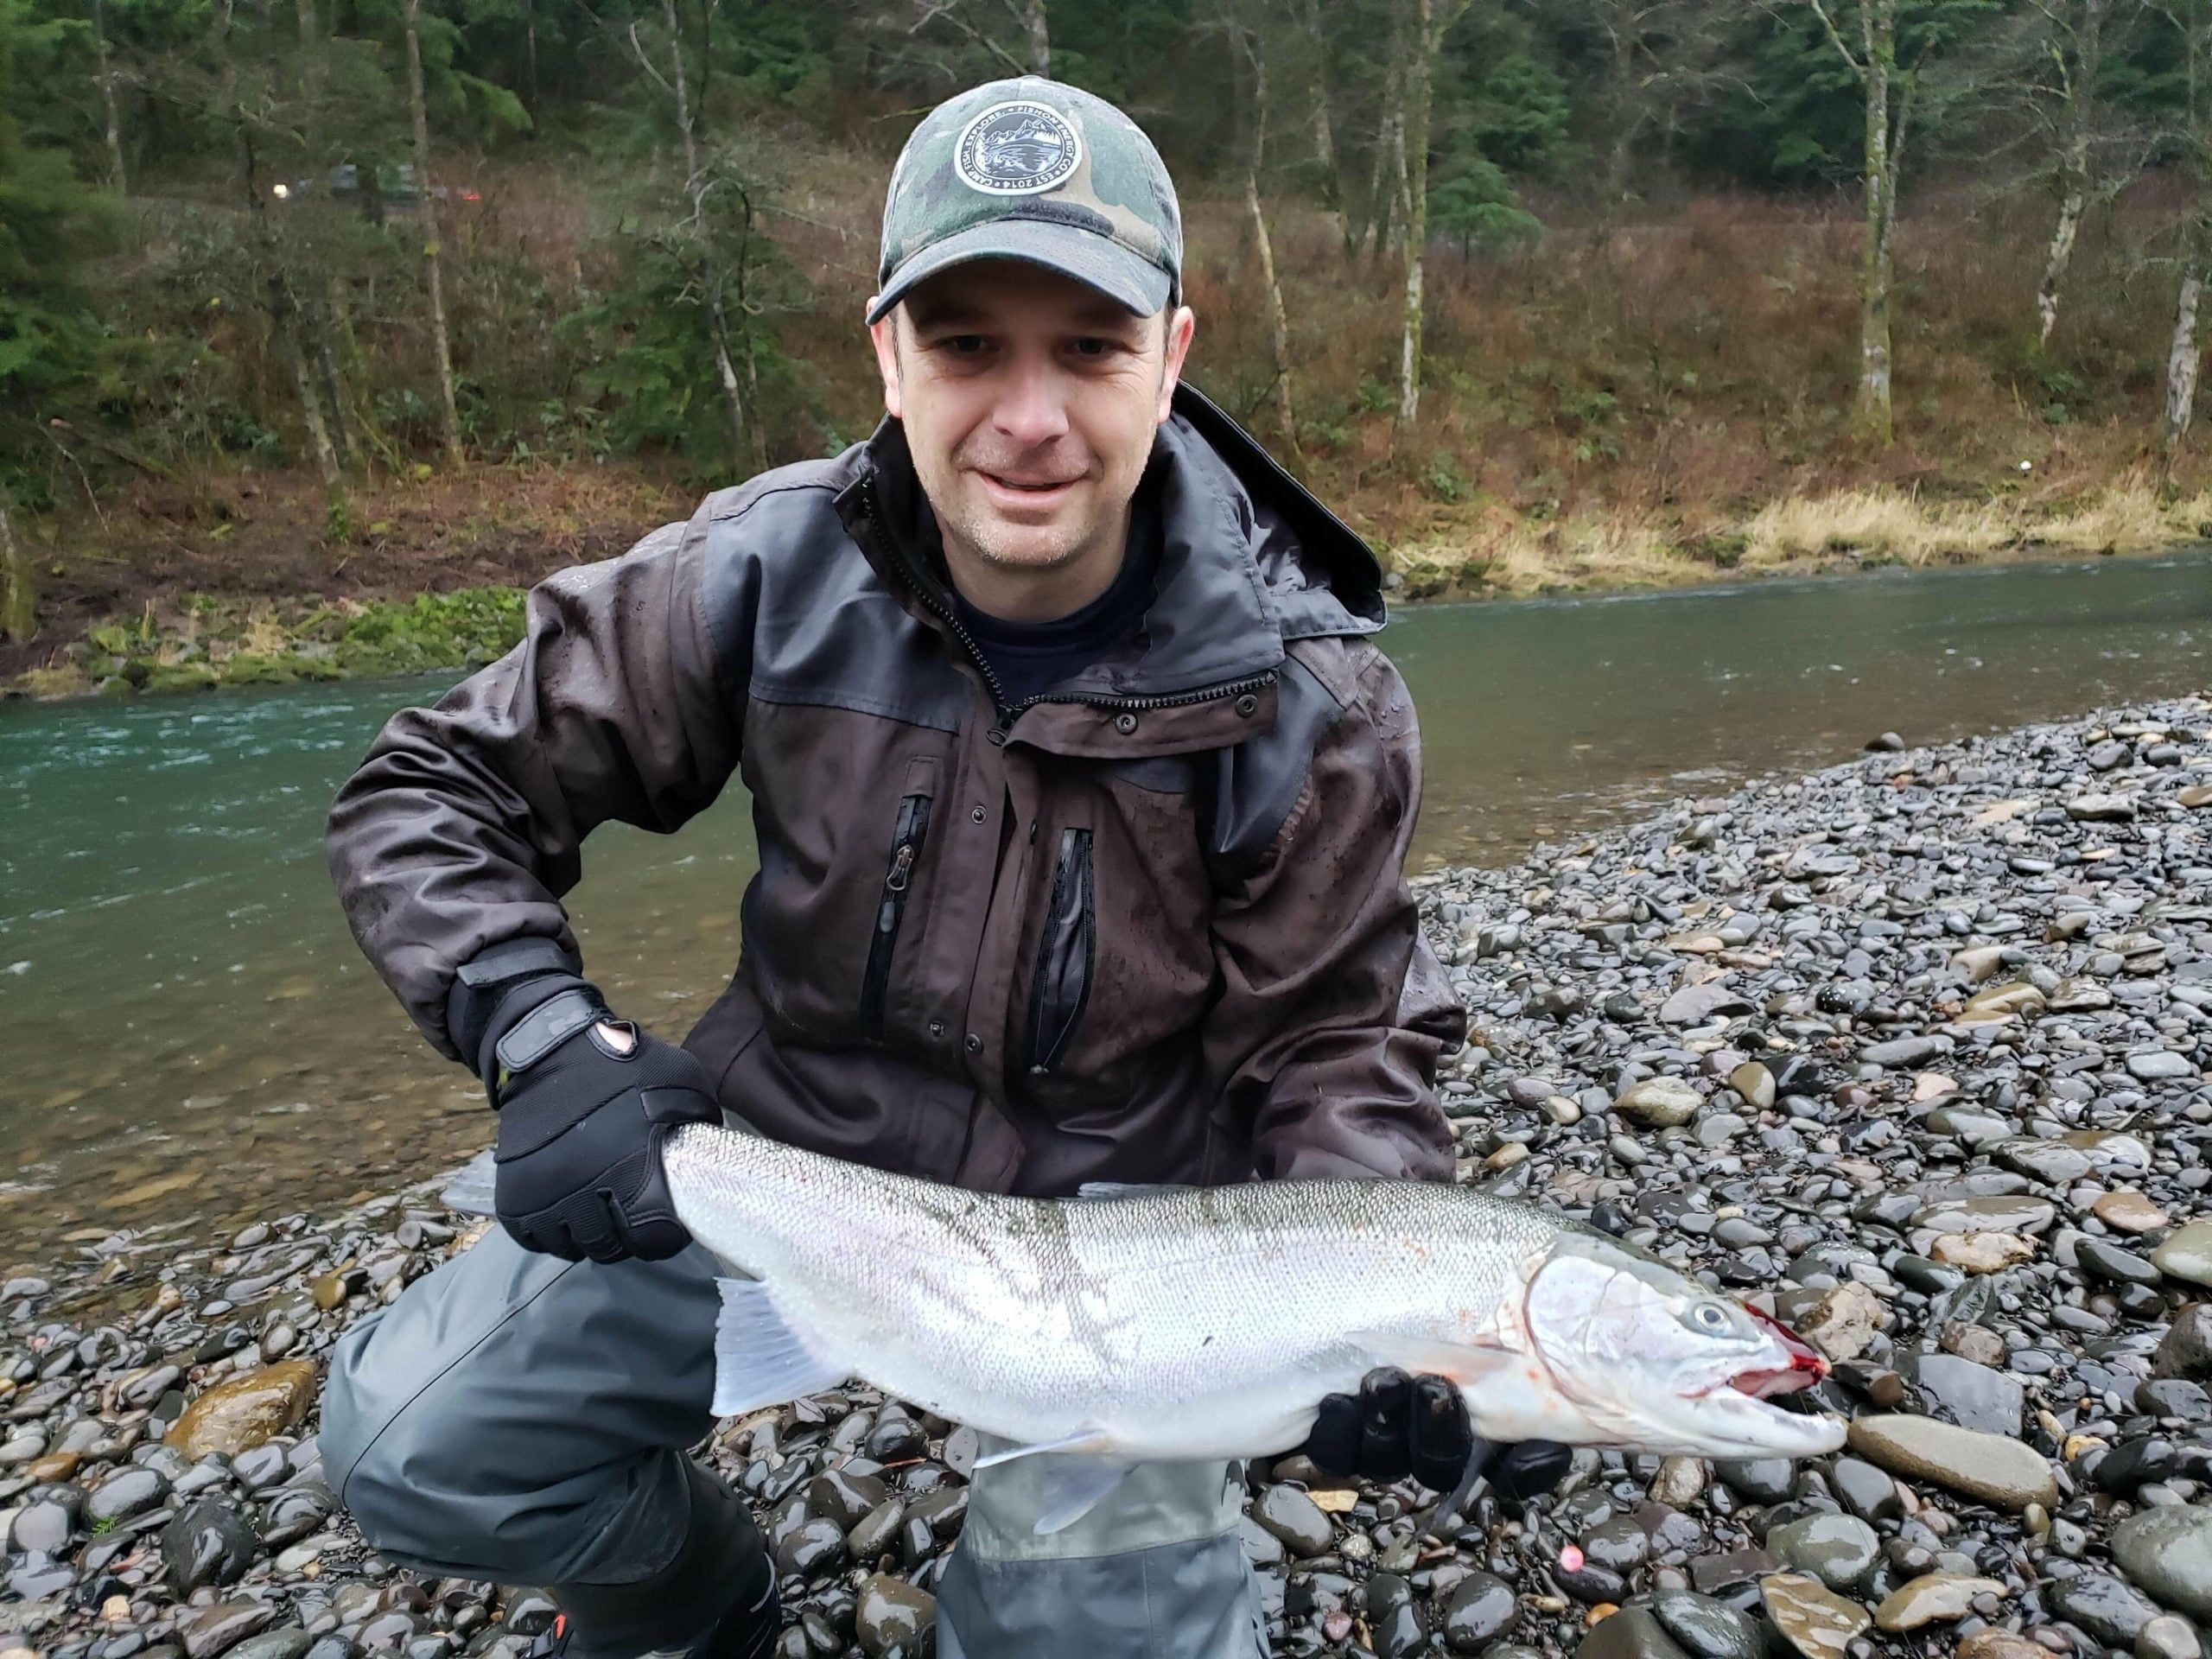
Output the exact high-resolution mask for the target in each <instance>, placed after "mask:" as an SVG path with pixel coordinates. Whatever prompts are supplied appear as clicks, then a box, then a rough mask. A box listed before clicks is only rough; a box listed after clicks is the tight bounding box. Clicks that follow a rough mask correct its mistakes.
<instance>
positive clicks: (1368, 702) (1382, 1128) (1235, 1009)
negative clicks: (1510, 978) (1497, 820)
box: [1207, 644, 1465, 1180]
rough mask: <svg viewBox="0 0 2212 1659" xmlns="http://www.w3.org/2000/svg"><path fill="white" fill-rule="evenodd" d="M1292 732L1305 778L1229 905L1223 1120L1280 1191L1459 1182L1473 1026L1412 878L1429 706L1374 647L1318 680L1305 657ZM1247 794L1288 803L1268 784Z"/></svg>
mask: <svg viewBox="0 0 2212 1659" xmlns="http://www.w3.org/2000/svg"><path fill="white" fill-rule="evenodd" d="M1339 669H1340V670H1341V672H1338V671H1337V670H1339ZM1277 726H1278V731H1277V734H1276V737H1275V739H1274V741H1273V743H1272V747H1274V748H1275V749H1276V750H1277V752H1278V753H1277V754H1276V757H1275V759H1274V760H1272V761H1270V762H1269V763H1268V769H1272V768H1274V767H1277V766H1287V765H1289V764H1292V759H1291V757H1293V756H1294V757H1295V760H1299V761H1303V762H1305V765H1304V769H1303V778H1302V780H1300V781H1299V782H1298V783H1296V784H1295V785H1294V791H1295V792H1294V794H1291V795H1290V798H1289V805H1288V810H1287V813H1285V814H1283V815H1282V816H1281V820H1280V827H1279V828H1277V829H1274V833H1273V835H1272V836H1271V837H1270V838H1269V839H1268V842H1266V844H1265V847H1264V850H1263V851H1262V852H1261V853H1260V854H1259V855H1257V857H1256V859H1255V861H1252V862H1251V863H1250V864H1249V867H1248V868H1246V870H1245V872H1244V873H1243V874H1241V875H1232V876H1231V877H1230V879H1229V880H1226V881H1224V882H1222V883H1221V884H1220V893H1221V896H1220V898H1219V899H1217V904H1216V908H1215V916H1214V938H1215V958H1216V961H1217V965H1218V968H1219V971H1220V974H1221V977H1222V982H1223V985H1224V991H1223V995H1222V996H1221V998H1220V1001H1218V1002H1217V1004H1216V1006H1215V1007H1214V1009H1213V1011H1212V1016H1211V1019H1210V1020H1209V1021H1208V1025H1207V1032H1208V1046H1209V1048H1210V1049H1211V1058H1212V1060H1213V1062H1214V1065H1213V1074H1214V1075H1215V1076H1217V1077H1227V1078H1228V1084H1227V1088H1226V1091H1225V1097H1224V1105H1225V1107H1226V1109H1227V1110H1228V1112H1229V1113H1230V1118H1231V1121H1232V1123H1233V1125H1234V1126H1235V1127H1236V1128H1239V1129H1241V1130H1242V1131H1243V1135H1245V1136H1247V1137H1248V1138H1249V1144H1250V1147H1251V1154H1252V1159H1253V1165H1254V1169H1255V1173H1257V1174H1258V1175H1259V1176H1260V1177H1261V1178H1262V1179H1306V1178H1344V1177H1353V1178H1357V1177H1363V1176H1378V1175H1379V1176H1402V1177H1412V1178H1414V1179H1430V1180H1449V1179H1451V1178H1452V1137H1451V1132H1450V1129H1449V1127H1448V1126H1447V1124H1446V1122H1445V1118H1444V1115H1443V1112H1442V1109H1440V1107H1439V1106H1438V1104H1437V1100H1436V1060H1437V1056H1438V1054H1439V1053H1440V1052H1442V1050H1443V1048H1444V1046H1446V1043H1456V1042H1458V1041H1459V1039H1460V1038H1461V1036H1462V1035H1463V1034H1464V1033H1465V1014H1463V1012H1462V1010H1461V1009H1460V1008H1459V1005H1458V1004H1457V1002H1456V1001H1453V1000H1452V996H1451V994H1450V988H1449V984H1448V982H1446V979H1445V976H1444V975H1443V972H1442V969H1440V967H1439V966H1438V965H1437V963H1436V959H1435V957H1434V956H1433V953H1432V952H1430V950H1428V948H1427V945H1426V944H1424V943H1423V942H1422V941H1421V930H1420V923H1419V913H1418V910H1417V907H1416V906H1415V904H1414V897H1413V894H1412V893H1411V891H1410V890H1409V889H1408V887H1407V885H1406V881H1405V877H1404V873H1403V870H1404V861H1405V856H1406V850H1407V847H1408V843H1409V842H1410V840H1411V838H1412V835H1413V828H1414V816H1415V813H1416V811H1417V810H1418V808H1419V805H1420V800H1421V739H1420V733H1419V731H1418V729H1417V728H1416V726H1415V723H1414V709H1413V701H1412V698H1411V697H1410V696H1408V694H1407V691H1406V687H1405V683H1404V682H1403V681H1402V680H1401V679H1400V678H1399V677H1398V673H1397V671H1396V670H1395V668H1393V667H1392V666H1391V664H1390V663H1389V660H1388V659H1387V658H1384V657H1383V655H1382V653H1381V652H1377V651H1376V650H1375V649H1374V648H1373V647H1372V646H1369V645H1364V644H1362V645H1358V646H1356V647H1354V648H1353V649H1352V650H1351V652H1342V653H1339V654H1338V656H1337V658H1336V660H1335V661H1334V662H1332V663H1327V664H1323V665H1322V667H1321V670H1320V671H1319V672H1318V673H1317V672H1314V671H1312V670H1310V669H1308V668H1307V667H1306V665H1305V664H1301V663H1300V662H1299V661H1297V660H1296V659H1294V661H1293V662H1292V663H1291V664H1289V665H1288V666H1287V671H1286V673H1285V675H1284V677H1283V679H1282V683H1281V687H1280V690H1279V702H1278V717H1277ZM1301 728H1303V731H1304V732H1305V733H1307V734H1310V747H1309V742H1308V741H1307V737H1306V735H1302V734H1301ZM1286 733H1287V737H1286ZM1285 750H1287V751H1288V753H1287V754H1286V753H1283V751H1285ZM1243 792H1244V793H1245V794H1247V795H1249V796H1256V797H1259V798H1266V797H1268V795H1269V794H1270V793H1271V791H1269V789H1268V786H1267V785H1266V784H1265V782H1264V779H1259V780H1254V781H1252V782H1250V783H1249V784H1246V785H1243ZM1281 792H1287V791H1281ZM1273 817H1274V810H1272V809H1271V810H1268V811H1267V812H1266V813H1265V814H1264V815H1263V817H1262V822H1263V823H1264V822H1265V820H1266V819H1271V818H1273ZM1217 833H1218V832H1217Z"/></svg>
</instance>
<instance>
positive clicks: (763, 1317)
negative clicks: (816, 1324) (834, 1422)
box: [712, 1279, 851, 1417]
mask: <svg viewBox="0 0 2212 1659" xmlns="http://www.w3.org/2000/svg"><path fill="white" fill-rule="evenodd" d="M715 1289H716V1290H718V1291H720V1292H721V1299H722V1311H721V1313H720V1314H719V1315H718V1316H717V1317H716V1319H715V1401H714V1406H713V1408H712V1409H713V1411H714V1414H715V1416H717V1417H729V1416H734V1414H737V1413H739V1412H741V1411H751V1410H752V1409H753V1408H754V1407H756V1406H780V1405H782V1404H783V1403H784V1402H785V1401H787V1400H796V1399H798V1397H799V1396H800V1395H803V1394H819V1393H821V1392H822V1391H823V1389H834V1388H836V1386H837V1385H838V1384H839V1383H842V1382H843V1381H844V1380H845V1379H846V1377H848V1376H850V1375H851V1373H850V1372H849V1370H846V1368H845V1367H843V1366H842V1365H833V1364H831V1363H829V1362H828V1361H826V1360H823V1359H822V1358H821V1357H818V1356H817V1355H816V1354H814V1353H812V1352H810V1351H809V1350H808V1348H807V1346H806V1344H805V1343H804V1341H803V1340H802V1339H801V1338H800V1337H799V1334H798V1332H796V1331H794V1330H792V1329H791V1326H790V1325H786V1324H785V1322H784V1316H783V1315H782V1314H780V1313H777V1312H776V1305H775V1303H774V1302H773V1301H772V1300H770V1299H769V1295H768V1287H767V1286H766V1285H764V1284H762V1283H761V1282H760V1281H759V1280H757V1279H717V1280H715Z"/></svg>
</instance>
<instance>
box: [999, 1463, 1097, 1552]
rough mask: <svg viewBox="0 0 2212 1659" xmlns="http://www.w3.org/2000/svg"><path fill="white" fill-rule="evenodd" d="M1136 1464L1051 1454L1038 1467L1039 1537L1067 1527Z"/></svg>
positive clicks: (1093, 1508)
mask: <svg viewBox="0 0 2212 1659" xmlns="http://www.w3.org/2000/svg"><path fill="white" fill-rule="evenodd" d="M977 1466H978V1467H980V1466H981V1465H977ZM1134 1467H1135V1465H1133V1464H1127V1463H1122V1462H1121V1461H1119V1460H1118V1459H1113V1458H1085V1457H1068V1456H1052V1457H1049V1458H1047V1459H1046V1460H1045V1461H1044V1462H1043V1463H1042V1464H1040V1465H1039V1471H1038V1487H1039V1491H1038V1496H1039V1497H1041V1498H1042V1499H1043V1500H1044V1506H1043V1508H1042V1509H1041V1510H1039V1512H1038V1516H1037V1519H1036V1522H1034V1524H1033V1526H1032V1527H1031V1529H1030V1530H1031V1531H1033V1532H1034V1533H1035V1534H1036V1535H1038V1536H1039V1538H1049V1537H1051V1536H1052V1535H1053V1534H1054V1533H1056V1532H1063V1531H1065V1530H1066V1529H1068V1528H1070V1527H1071V1526H1073V1525H1074V1524H1075V1523H1076V1522H1078V1521H1080V1520H1082V1519H1083V1517H1084V1516H1086V1515H1089V1514H1090V1512H1091V1510H1095V1509H1096V1508H1097V1507H1098V1505H1099V1503H1101V1502H1102V1501H1103V1499H1104V1498H1105V1497H1106V1496H1107V1494H1108V1493H1109V1492H1111V1491H1113V1490H1114V1489H1115V1488H1116V1486H1119V1485H1120V1484H1122V1480H1123V1479H1124V1478H1126V1477H1127V1476H1128V1472H1129V1471H1130V1470H1131V1469H1132V1468H1134Z"/></svg>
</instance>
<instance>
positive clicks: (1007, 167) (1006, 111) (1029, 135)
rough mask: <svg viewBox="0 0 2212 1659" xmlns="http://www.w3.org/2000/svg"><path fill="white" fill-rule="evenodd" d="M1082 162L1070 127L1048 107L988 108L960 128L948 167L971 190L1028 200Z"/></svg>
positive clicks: (1013, 105)
mask: <svg viewBox="0 0 2212 1659" xmlns="http://www.w3.org/2000/svg"><path fill="white" fill-rule="evenodd" d="M1082 161H1083V140H1082V139H1081V138H1080V137H1077V134H1076V130H1075V127H1074V124H1072V123H1071V122H1070V121H1069V120H1068V118H1067V117H1065V116H1064V115H1062V114H1061V113H1060V112H1059V111H1058V110H1056V109H1054V108H1053V107H1052V105H1049V104H1038V103H1033V102H1031V101H1029V100H1027V99H1017V100H1015V101H1014V102H1013V103H1010V104H994V105H991V107H990V108H989V109H988V110H985V111H983V112H982V114H981V115H978V116H977V117H976V118H975V119H974V120H972V121H970V122H969V124H967V125H966V126H965V127H963V128H962V129H961V130H960V142H959V143H957V144H956V145H955V146H954V147H953V151H952V165H953V168H954V169H955V170H956V171H957V172H958V174H959V175H960V176H961V179H962V180H963V181H964V182H965V183H966V184H968V185H969V188H972V189H976V190H981V191H982V192H983V193H984V194H986V195H992V196H1033V195H1035V194H1037V193H1038V192H1039V191H1040V190H1050V189H1051V188H1052V187H1053V186H1055V185H1058V184H1065V182H1066V181H1067V179H1068V175H1071V173H1073V172H1074V171H1075V170H1076V168H1077V166H1078V165H1079V164H1080V163H1081V162H1082Z"/></svg>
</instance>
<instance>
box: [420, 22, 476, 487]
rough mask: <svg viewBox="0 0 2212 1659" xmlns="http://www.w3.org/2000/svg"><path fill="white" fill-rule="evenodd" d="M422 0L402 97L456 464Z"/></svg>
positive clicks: (442, 418)
mask: <svg viewBox="0 0 2212 1659" xmlns="http://www.w3.org/2000/svg"><path fill="white" fill-rule="evenodd" d="M422 6H423V0H407V10H406V29H407V102H408V105H409V108H410V113H411V114H412V115H413V117H414V121H415V204H416V211H417V212H418V213H420V214H421V215H422V220H423V275H424V276H425V277H427V278H428V279H429V288H430V350H431V353H432V354H433V355H434V356H435V358H436V359H437V365H438V404H439V410H438V413H439V424H440V426H441V427H442V429H443V434H444V437H445V448H446V461H447V463H448V465H449V466H454V467H458V466H460V465H461V463H462V461H463V459H464V457H463V455H462V454H461V407H460V405H459V404H458V403H456V402H455V400H454V386H453V347H452V345H451V342H450V340H449V339H448V335H447V333H446V290H445V278H444V273H443V271H442V269H441V266H442V261H441V260H440V258H439V257H438V214H437V204H436V202H435V200H433V199H432V197H431V194H430V111H429V104H428V102H427V101H426V100H425V99H424V98H423V38H422V32H421V30H420V29H419V28H418V26H417V22H416V20H417V19H418V18H419V17H420V16H421V13H422Z"/></svg>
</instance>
